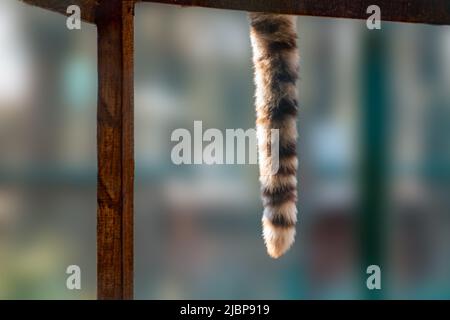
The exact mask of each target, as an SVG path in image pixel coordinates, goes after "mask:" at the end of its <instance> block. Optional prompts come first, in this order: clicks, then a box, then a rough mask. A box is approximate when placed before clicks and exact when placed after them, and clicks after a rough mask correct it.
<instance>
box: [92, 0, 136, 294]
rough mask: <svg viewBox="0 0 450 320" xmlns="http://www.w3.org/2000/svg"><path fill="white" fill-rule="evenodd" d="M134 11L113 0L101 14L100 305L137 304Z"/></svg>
mask: <svg viewBox="0 0 450 320" xmlns="http://www.w3.org/2000/svg"><path fill="white" fill-rule="evenodd" d="M133 10H134V1H122V0H109V1H107V2H106V1H105V2H102V3H101V4H100V6H99V7H98V10H97V12H96V24H97V26H98V114H97V152H98V154H97V159H98V184H97V201H98V209H97V296H98V298H99V299H132V298H133V180H134V151H133V150H134V138H133V136H134V133H133V130H134V129H133V123H134V119H133V117H134V112H133V31H134V30H133V28H134V27H133V20H134V12H133Z"/></svg>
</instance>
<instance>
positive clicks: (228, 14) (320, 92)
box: [0, 0, 450, 299]
mask: <svg viewBox="0 0 450 320" xmlns="http://www.w3.org/2000/svg"><path fill="white" fill-rule="evenodd" d="M298 32H299V46H300V52H301V80H300V81H299V85H298V86H299V90H300V102H301V103H300V104H301V111H300V115H299V133H300V138H299V142H298V144H299V146H298V147H299V150H300V154H299V156H300V171H299V195H300V199H299V204H298V209H299V224H298V236H297V241H296V243H295V245H294V247H293V248H292V249H291V251H290V252H289V253H288V254H287V255H286V256H285V257H283V258H281V259H279V260H276V261H275V260H271V259H270V258H269V257H268V256H267V255H266V253H265V248H264V245H263V241H262V239H261V235H260V234H261V228H260V219H261V214H262V205H261V201H260V199H259V183H258V168H257V166H256V165H212V166H208V165H181V166H176V165H174V164H172V162H171V159H170V152H171V149H172V147H173V146H174V145H175V144H176V143H175V142H171V141H170V136H171V133H172V131H173V130H174V129H176V128H186V129H188V130H190V131H191V130H193V122H194V120H202V121H203V128H204V130H205V129H206V128H218V129H221V130H225V129H227V128H228V129H229V128H244V129H248V128H252V127H254V121H255V115H254V109H253V91H254V85H253V82H252V66H251V49H250V41H249V36H248V23H247V18H246V14H245V13H242V12H236V11H226V10H212V9H194V8H178V7H172V6H164V5H157V4H139V5H137V8H136V26H135V45H136V52H135V64H136V65H135V119H136V123H135V130H136V151H135V154H136V186H135V192H136V194H135V224H136V231H135V264H136V266H135V269H136V270H135V297H136V298H138V299H175V298H179V299H184V298H190V299H330V298H337V299H365V298H370V297H371V295H370V293H368V291H367V289H366V287H365V286H366V278H367V275H366V273H365V272H366V268H367V266H368V265H369V264H377V265H379V266H380V267H381V271H382V290H381V292H380V293H379V296H380V297H382V298H385V299H393V298H401V299H429V298H438V299H449V298H450V271H449V270H450V197H449V195H450V139H449V137H450V90H448V88H450V28H449V27H437V26H426V25H413V24H398V23H383V24H382V31H369V30H368V29H367V28H366V25H365V21H353V20H345V19H327V18H313V17H300V18H299V23H298ZM0 47H1V50H0V299H94V298H95V296H96V146H95V143H96V95H97V78H96V77H97V74H96V64H97V62H96V60H97V53H96V28H95V27H94V26H92V25H89V24H85V23H83V25H82V30H78V31H77V30H74V31H70V30H68V29H67V28H66V19H65V17H63V16H60V15H58V14H54V13H50V12H47V11H44V10H41V9H37V8H32V7H29V6H26V5H23V4H21V3H19V2H18V1H16V0H6V1H5V0H4V1H1V2H0ZM362 163H364V165H362ZM71 264H76V265H79V266H80V267H81V271H82V290H79V291H77V290H74V291H70V290H67V289H66V277H67V275H66V273H65V271H66V268H67V266H68V265H71Z"/></svg>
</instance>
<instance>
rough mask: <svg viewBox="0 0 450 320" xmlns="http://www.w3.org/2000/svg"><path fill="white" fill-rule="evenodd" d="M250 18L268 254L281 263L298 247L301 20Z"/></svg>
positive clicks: (274, 16)
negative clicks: (275, 152)
mask: <svg viewBox="0 0 450 320" xmlns="http://www.w3.org/2000/svg"><path fill="white" fill-rule="evenodd" d="M249 17H250V23H251V27H250V37H251V42H252V48H253V64H254V68H255V84H256V95H255V96H256V102H255V103H256V116H257V120H256V129H257V135H258V149H259V167H260V182H261V193H262V200H263V204H264V214H263V218H262V224H263V236H264V241H265V243H266V246H267V252H268V254H269V255H270V256H271V257H273V258H278V257H280V256H281V255H283V254H284V253H285V252H286V251H287V250H288V249H289V247H290V246H291V245H292V244H293V242H294V237H295V224H296V222H297V207H296V202H297V177H296V175H297V165H298V161H297V155H296V141H297V125H296V114H297V109H298V104H297V90H296V85H295V84H296V81H297V78H298V69H299V55H298V50H297V44H296V39H297V34H296V20H295V19H296V18H295V17H292V16H286V15H280V14H266V13H250V14H249ZM272 129H278V137H279V140H278V148H279V149H278V150H279V151H278V159H279V163H278V171H273V164H274V163H273V162H274V161H273V159H274V157H272V154H271V152H272V148H271V132H273V130H272ZM272 139H273V137H272ZM272 142H273V140H272Z"/></svg>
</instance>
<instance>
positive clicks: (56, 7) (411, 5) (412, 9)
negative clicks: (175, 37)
mask: <svg viewBox="0 0 450 320" xmlns="http://www.w3.org/2000/svg"><path fill="white" fill-rule="evenodd" d="M22 1H24V2H26V3H29V4H33V5H36V6H39V7H42V8H46V9H50V10H53V11H57V12H59V13H62V14H66V9H67V6H68V5H69V4H77V5H79V6H80V8H81V11H82V18H83V19H84V20H85V21H88V22H94V21H95V11H96V10H95V9H96V6H97V3H101V2H108V3H110V2H112V1H111V0H22ZM131 1H135V2H154V3H166V4H172V5H181V6H197V7H208V8H218V9H232V10H243V11H265V12H274V13H286V14H295V15H305V16H320V17H334V18H350V19H366V18H367V17H368V14H367V13H366V10H367V8H368V7H369V6H370V5H373V4H376V5H378V6H380V8H381V18H382V20H384V21H399V22H414V23H429V24H447V25H448V24H450V1H448V0H359V1H355V0H131Z"/></svg>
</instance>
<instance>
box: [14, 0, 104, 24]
mask: <svg viewBox="0 0 450 320" xmlns="http://www.w3.org/2000/svg"><path fill="white" fill-rule="evenodd" d="M20 1H22V2H25V3H27V4H30V5H33V6H36V7H40V8H43V9H48V10H51V11H54V12H58V13H61V14H63V15H66V16H67V15H68V14H67V8H68V7H69V6H70V5H77V6H79V7H80V9H81V19H82V20H83V21H85V22H90V23H94V21H95V10H96V8H97V5H98V3H99V0H20Z"/></svg>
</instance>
